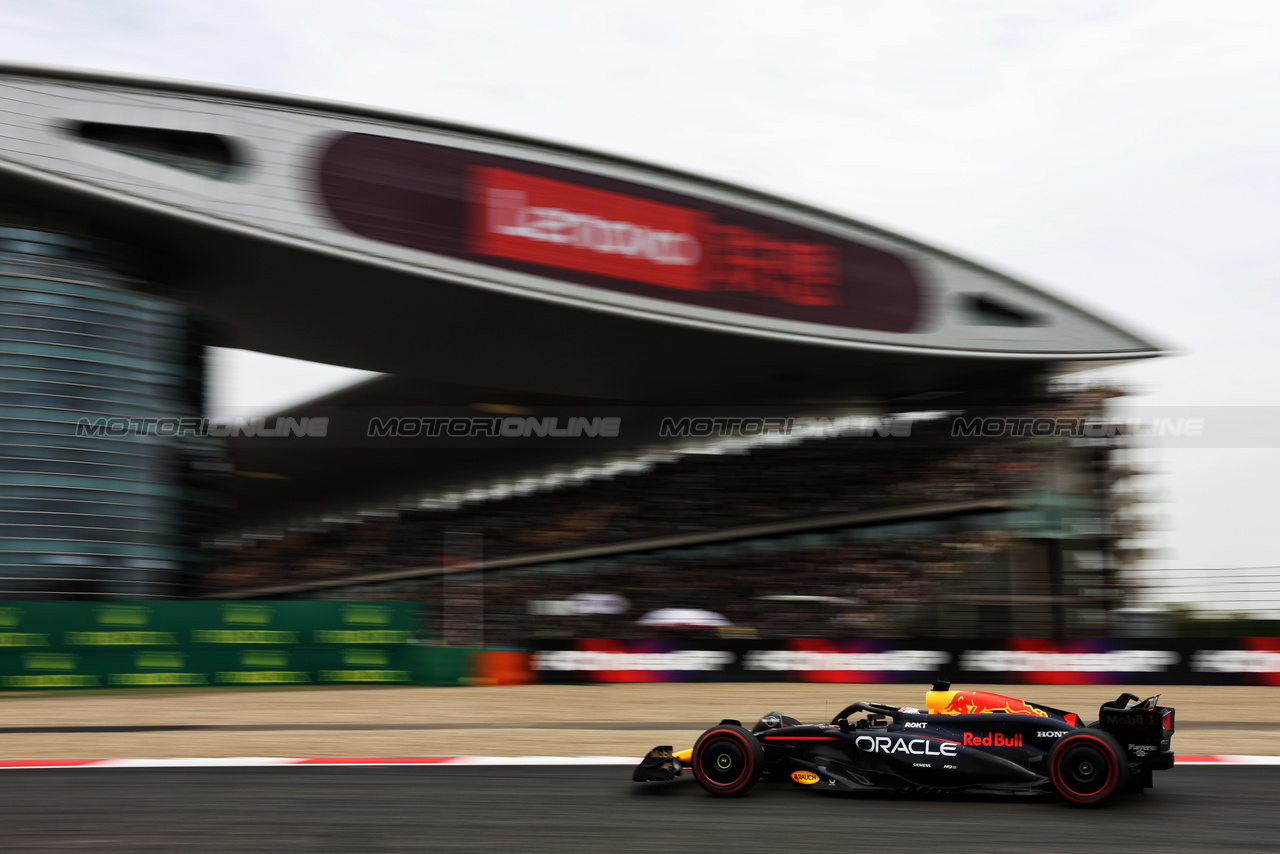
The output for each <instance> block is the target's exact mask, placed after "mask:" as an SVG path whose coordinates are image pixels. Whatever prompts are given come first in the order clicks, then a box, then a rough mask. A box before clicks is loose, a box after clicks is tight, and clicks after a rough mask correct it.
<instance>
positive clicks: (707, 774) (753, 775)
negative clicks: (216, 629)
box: [692, 724, 764, 797]
mask: <svg viewBox="0 0 1280 854" xmlns="http://www.w3.org/2000/svg"><path fill="white" fill-rule="evenodd" d="M692 765H693V776H694V779H696V780H697V781H698V783H699V784H701V786H702V788H704V789H706V790H707V791H708V792H710V793H711V794H713V795H719V796H721V797H726V796H733V795H742V794H745V793H746V792H748V791H750V789H751V787H752V786H754V785H755V784H756V782H757V781H758V780H759V779H760V771H761V769H762V768H763V767H764V747H763V746H762V745H761V744H760V741H759V739H757V738H756V737H755V736H754V735H752V734H751V733H749V732H747V731H746V730H745V729H743V728H742V727H740V726H733V725H731V724H721V725H720V726H717V727H712V728H711V729H709V730H707V731H706V732H704V733H703V734H702V735H701V736H700V737H699V738H698V741H697V742H696V743H695V744H694V745H693V756H692Z"/></svg>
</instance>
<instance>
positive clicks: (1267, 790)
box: [0, 766, 1280, 854]
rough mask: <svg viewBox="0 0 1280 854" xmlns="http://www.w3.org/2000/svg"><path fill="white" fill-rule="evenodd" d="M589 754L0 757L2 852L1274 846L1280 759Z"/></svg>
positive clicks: (559, 852) (1279, 839) (1279, 827)
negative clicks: (861, 775) (1102, 797)
mask: <svg viewBox="0 0 1280 854" xmlns="http://www.w3.org/2000/svg"><path fill="white" fill-rule="evenodd" d="M629 778H630V769H629V768H625V767H621V766H595V767H547V766H540V767H539V766H533V767H531V766H512V767H459V766H450V767H414V768H403V767H402V768H394V767H392V768H386V767H377V768H223V769H190V770H185V769H184V770H168V769H80V770H65V769H56V770H44V769H42V770H22V771H6V772H3V773H0V803H3V810H4V812H3V816H4V817H3V832H2V834H0V847H2V848H3V850H4V851H5V852H14V854H25V852H47V851H82V852H219V854H227V852H273V854H274V852H293V851H298V852H313V854H314V852H343V854H365V852H369V854H375V853H376V852H402V851H403V852H410V851H459V852H471V851H504V852H544V851H545V852H556V854H578V852H607V854H624V852H630V851H637V852H640V851H643V852H654V851H669V850H688V851H709V852H755V851H760V852H771V854H773V853H774V852H783V851H788V852H790V851H794V852H805V854H810V853H811V854H822V853H823V852H832V851H851V850H852V851H870V852H929V854H968V852H984V854H999V852H1018V854H1030V852H1036V854H1040V852H1050V854H1052V852H1091V854H1092V852H1097V851H1152V852H1162V854H1171V852H1178V854H1180V853H1181V852H1208V851H1212V852H1246V851H1247V852H1275V851H1277V850H1278V849H1280V767H1275V766H1233V767H1197V766H1179V767H1176V768H1174V769H1172V770H1170V771H1166V772H1162V773H1159V774H1158V775H1157V782H1156V788H1155V789H1154V790H1152V791H1151V792H1149V793H1148V794H1146V795H1143V796H1134V797H1127V798H1124V799H1122V800H1120V801H1117V802H1115V803H1113V804H1112V805H1110V806H1109V807H1106V808H1103V809H1098V810H1081V809H1075V808H1071V807H1068V806H1066V805H1064V804H1062V803H1060V802H1058V801H1055V800H1053V799H1048V798H1038V797H1037V798H1026V797H1018V798H1008V797H1005V798H997V797H981V798H980V797H964V796H947V797H930V798H921V797H908V796H868V795H824V794H821V793H817V792H808V791H803V790H800V791H797V790H793V789H791V788H790V787H789V786H788V785H787V784H762V785H760V786H757V787H756V789H755V790H754V791H752V792H751V793H750V794H749V795H748V796H747V797H745V798H740V799H730V800H723V799H715V798H711V797H709V796H707V795H705V794H704V793H703V792H702V790H701V789H700V788H698V786H697V784H696V783H693V782H685V781H683V780H682V781H677V782H676V783H672V784H656V785H655V784H647V785H644V784H635V783H632V782H630V779H629Z"/></svg>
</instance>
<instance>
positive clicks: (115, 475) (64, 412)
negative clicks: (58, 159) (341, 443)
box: [0, 227, 213, 599]
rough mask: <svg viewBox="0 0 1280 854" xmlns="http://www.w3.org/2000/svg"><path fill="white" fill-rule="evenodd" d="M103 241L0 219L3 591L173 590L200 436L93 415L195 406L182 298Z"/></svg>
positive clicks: (203, 444)
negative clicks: (136, 271)
mask: <svg viewBox="0 0 1280 854" xmlns="http://www.w3.org/2000/svg"><path fill="white" fill-rule="evenodd" d="M131 267H132V259H131V258H130V257H129V256H128V255H127V254H125V253H123V252H121V251H119V250H117V249H115V248H114V247H112V246H111V245H109V244H106V243H105V242H100V241H95V240H90V239H85V238H82V237H77V236H72V235H69V234H62V233H56V232H49V231H39V230H35V229H30V228H11V227H0V598H7V599H18V598H69V597H75V598H80V597H124V598H150V597H172V596H180V595H183V594H184V592H185V591H186V590H187V589H188V588H189V586H190V583H191V581H192V576H193V574H196V573H198V572H199V568H200V565H201V558H200V552H199V548H198V545H199V543H198V538H199V536H200V533H201V527H202V525H201V519H202V508H204V507H207V506H208V495H207V494H206V492H205V489H204V484H202V482H201V481H202V478H203V477H204V473H205V472H208V471H209V470H211V469H212V468H213V466H211V465H210V462H211V460H212V459H213V458H212V457H211V452H212V450H213V449H212V448H210V447H208V440H206V439H202V438H201V437H199V436H198V435H194V434H191V433H188V434H187V435H160V434H159V431H156V430H154V429H151V430H148V429H147V428H146V427H145V426H140V427H139V428H138V429H129V430H115V431H102V430H97V431H96V434H95V430H94V429H93V427H92V425H93V424H94V423H96V422H99V421H100V419H103V418H109V419H116V422H114V423H116V424H120V423H121V422H120V419H128V420H129V422H130V423H134V422H137V423H139V424H140V425H143V424H145V422H142V421H141V419H148V418H150V419H157V418H167V419H172V418H196V417H198V416H199V415H200V414H201V413H200V405H201V396H202V381H203V377H202V367H203V366H202V357H201V348H200V347H199V346H198V343H199V342H198V340H195V339H194V338H193V323H192V318H191V316H190V313H189V311H188V309H186V308H184V307H183V306H181V305H180V304H178V303H176V302H171V301H168V300H166V299H163V298H160V297H158V296H156V295H154V294H150V293H147V292H145V291H144V290H142V289H141V288H140V284H141V283H140V281H139V280H138V279H136V278H134V276H133V275H132V272H131Z"/></svg>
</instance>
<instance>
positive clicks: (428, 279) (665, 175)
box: [0, 67, 1160, 597]
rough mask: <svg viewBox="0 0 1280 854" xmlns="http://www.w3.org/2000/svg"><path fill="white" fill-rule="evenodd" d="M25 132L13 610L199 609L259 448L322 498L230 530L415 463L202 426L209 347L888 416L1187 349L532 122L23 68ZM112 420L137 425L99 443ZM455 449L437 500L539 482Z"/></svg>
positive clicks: (599, 395)
mask: <svg viewBox="0 0 1280 854" xmlns="http://www.w3.org/2000/svg"><path fill="white" fill-rule="evenodd" d="M0 124H2V127H3V129H2V130H0V133H2V134H3V142H0V188H2V189H3V192H4V197H5V199H6V202H5V205H4V208H3V210H0V229H2V230H0V264H2V265H3V266H2V267H0V299H3V300H4V301H5V309H6V322H5V324H4V328H3V330H2V331H0V360H2V363H3V365H4V369H3V372H2V373H0V430H2V431H3V433H2V434H0V457H2V458H3V459H2V461H0V466H2V468H3V470H4V480H3V482H2V484H0V502H2V506H3V509H4V515H3V523H2V525H0V550H2V553H3V569H0V594H3V595H4V596H8V597H18V596H45V597H48V596H120V597H145V596H176V595H192V594H193V593H194V592H196V591H198V590H199V588H200V581H199V579H200V576H201V575H202V573H203V572H204V566H205V563H206V559H207V553H206V552H205V551H204V550H203V549H202V548H201V547H200V546H199V541H200V537H201V535H202V533H204V534H207V533H208V530H207V529H208V528H209V526H210V525H211V524H215V523H213V522H209V521H207V520H208V519H209V518H210V513H211V512H212V508H214V507H215V506H216V505H217V504H218V500H219V499H218V497H217V495H218V492H219V489H218V487H217V481H218V478H219V473H220V472H221V471H222V469H223V468H225V463H224V455H225V454H227V453H229V454H230V457H231V462H232V463H233V464H234V465H235V466H236V467H238V468H241V469H243V468H244V467H245V460H250V461H251V462H252V465H253V466H255V467H261V466H262V465H278V466H279V467H281V468H288V467H289V466H290V465H294V470H291V471H289V472H287V473H286V474H281V475H280V479H281V480H284V479H286V478H287V479H289V480H290V481H291V482H292V483H293V484H294V485H295V487H297V488H296V490H295V491H294V492H288V491H287V489H286V490H285V491H284V492H280V493H270V492H269V490H270V488H271V485H270V483H269V480H270V479H269V478H268V479H266V480H265V481H254V482H253V483H251V484H248V485H247V486H245V485H243V484H242V485H241V486H240V487H239V488H238V489H239V494H238V495H237V499H238V502H239V507H240V508H241V511H240V517H238V518H236V519H235V520H234V521H233V522H232V523H230V525H229V526H230V527H237V526H238V527H246V526H248V525H250V524H251V523H254V522H256V521H261V520H264V519H267V518H268V517H269V516H270V515H271V513H272V512H277V513H279V512H283V510H282V505H284V504H289V505H292V504H294V503H296V502H298V501H301V500H302V498H301V496H302V495H303V494H304V493H305V494H306V495H307V496H310V498H309V499H308V500H314V501H315V502H316V506H321V505H323V504H324V502H325V501H327V500H331V499H333V498H334V497H335V496H336V495H337V494H339V493H343V494H348V493H355V492H360V491H370V492H371V491H373V490H374V489H375V487H376V485H377V484H376V483H375V481H377V480H378V479H379V478H381V477H382V476H383V475H384V474H387V475H388V476H390V473H392V472H393V471H396V472H398V471H402V470H403V469H404V467H405V465H406V464H405V463H403V460H404V456H403V454H402V455H401V456H399V457H395V458H394V460H395V461H394V462H387V459H391V458H390V457H387V458H385V459H382V460H381V461H379V460H377V459H374V457H375V456H376V453H377V452H376V450H371V451H370V452H369V454H368V455H365V456H359V455H355V456H343V455H342V454H336V455H334V456H331V457H328V458H326V461H324V462H317V461H316V460H315V459H314V458H311V459H308V460H307V461H306V463H305V464H303V463H297V464H296V465H295V464H294V463H290V462H289V461H288V460H289V457H288V453H285V452H281V453H279V454H278V456H277V452H276V451H275V450H272V451H271V452H270V455H267V456H264V455H266V454H267V452H262V451H261V449H256V450H255V448H254V447H251V446H243V447H238V446H237V444H236V442H235V441H234V440H233V441H232V442H231V443H230V448H229V450H227V448H225V447H223V446H222V445H221V444H219V443H218V442H216V441H211V439H210V437H209V436H204V435H199V436H197V435H193V434H192V433H191V431H187V430H185V429H184V428H182V427H181V425H180V424H179V426H178V427H174V426H172V425H173V424H174V423H178V422H180V421H181V419H184V418H186V419H189V418H195V417H197V416H198V414H199V411H200V406H201V398H202V389H203V376H202V364H203V363H202V359H201V356H200V354H201V350H202V347H203V346H204V345H205V344H206V343H213V344H218V345H223V346H229V347H238V348H245V349H250V350H256V351H260V352H264V353H271V354H277V355H282V356H289V357H294V358H300V359H307V360H312V361H319V362H325V363H330V364H336V365H343V366H347V367H354V368H362V369H367V370H372V371H379V372H382V373H384V374H387V375H389V376H388V377H386V378H384V379H383V380H380V381H378V382H377V383H375V384H373V385H371V386H368V387H366V388H365V389H364V390H363V391H357V392H352V394H351V395H350V396H349V397H348V399H347V400H346V401H345V402H346V403H350V404H352V405H383V404H386V403H388V402H400V401H410V402H422V401H427V402H433V403H438V402H442V401H444V402H449V403H461V404H464V405H465V404H467V403H472V402H475V401H487V400H492V399H495V398H496V397H502V398H503V399H504V400H509V401H512V403H511V404H510V405H512V406H516V405H518V404H519V405H524V406H525V407H526V408H528V407H529V406H533V405H535V403H536V404H537V405H556V404H563V403H566V402H573V403H575V404H582V403H583V402H591V401H607V402H609V403H611V404H616V405H633V406H650V407H651V406H654V405H668V404H669V405H679V406H689V405H694V404H697V405H703V404H724V405H740V406H743V405H760V406H764V405H768V406H772V407H779V408H781V409H790V410H798V409H799V408H801V407H814V406H818V407H828V408H836V409H839V408H844V409H860V410H862V411H868V412H887V411H902V410H905V409H908V408H910V407H912V406H915V407H916V408H921V402H923V401H932V400H942V401H947V402H948V405H950V402H962V401H964V400H966V399H967V397H966V396H967V395H971V394H973V393H974V392H975V390H984V389H985V390H990V389H993V388H994V389H1001V388H1018V387H1021V386H1022V385H1023V384H1026V383H1034V382H1039V381H1041V380H1042V379H1043V378H1044V377H1046V376H1052V375H1057V374H1062V373H1065V372H1068V371H1073V370H1079V369H1083V368H1088V367H1095V366H1101V365H1106V364H1114V363H1118V362H1123V361H1127V360H1132V359H1140V358H1149V357H1152V356H1156V355H1159V353H1160V349H1159V347H1158V346H1156V345H1155V344H1153V343H1151V342H1149V341H1146V340H1144V339H1143V338H1141V337H1139V336H1137V335H1135V334H1133V333H1131V332H1128V331H1126V330H1125V329H1123V328H1121V327H1119V326H1117V325H1115V324H1113V323H1111V322H1108V321H1106V320H1104V319H1102V318H1099V317H1097V316H1095V315H1094V314H1092V313H1090V312H1088V311H1086V310H1084V309H1082V308H1080V307H1078V306H1075V305H1073V304H1071V303H1070V302H1067V301H1066V300H1064V299H1062V298H1060V297H1057V296H1054V295H1051V294H1048V293H1046V292H1044V291H1042V290H1040V289H1037V288H1035V287H1032V286H1030V285H1028V284H1026V283H1024V282H1020V281H1018V280H1016V279H1014V278H1011V277H1009V276H1007V275H1004V274H1001V273H998V272H995V271H993V270H990V269H988V268H986V267H983V266H981V265H978V264H975V263H972V262H969V261H966V260H964V259H962V258H958V257H956V256H954V255H952V254H950V253H947V252H943V251H940V250H937V249H934V248H931V247H929V246H926V245H924V244H921V243H919V242H917V241H914V240H911V239H909V238H906V237H903V236H901V235H896V234H892V233H889V232H887V231H884V230H883V229H878V228H875V227H873V226H869V225H867V224H865V223H861V222H858V221H855V220H852V219H849V218H847V217H843V216H839V215H836V214H833V213H830V212H826V211H822V210H818V209H815V208H812V207H810V206H807V205H803V204H799V203H796V202H792V201H788V200H786V199H782V198H778V197H775V196H772V195H768V194H764V193H760V192H757V191H753V190H750V189H747V188H743V187H738V186H734V185H731V184H727V183H724V182H721V181H716V180H712V179H708V178H704V177H700V176H696V175H691V174H687V173H684V172H679V171H675V170H671V169H664V168H660V167H657V166H653V165H651V164H646V163H640V162H636V161H632V160H628V159H624V158H619V157H612V156H608V155H604V154H600V153H597V152H591V151H584V150H581V149H577V148H573V147H569V146H564V145H556V144H552V143H547V142H542V141H538V140H531V139H526V138H523V137H518V136H513V135H510V134H503V133H496V132H490V131H485V130H480V129H476V128H469V127H461V126H457V125H452V124H448V123H444V122H437V121H430V120H426V119H422V118H418V117H414V116H406V115H400V114H394V113H389V112H384V111H379V110H374V109H367V108H360V107H353V106H347V105H340V104H332V103H324V102H318V101H312V100H307V99H301V98H292V97H285V96H278V95H270V94H263V93H251V92H242V91H235V90H229V89H223V88H218V87H212V86H204V85H196V84H186V83H175V82H167V81H154V80H139V79H131V78H121V77H114V76H108V75H102V74H93V73H84V72H66V71H52V70H41V69H33V68H15V67H5V68H0ZM361 395H363V397H362V396H361ZM340 402H342V401H340ZM104 418H105V419H117V421H116V422H112V423H116V424H120V423H124V422H128V423H129V424H130V425H131V426H130V427H129V428H128V429H124V428H121V429H119V430H116V431H115V432H114V433H113V432H111V430H110V429H107V428H103V427H101V426H100V427H99V428H98V433H96V434H92V435H88V434H86V433H85V432H84V429H83V428H78V425H81V424H82V422H84V421H86V419H87V420H88V421H89V422H93V423H98V421H95V420H100V419H104ZM121 419H123V421H121ZM146 419H155V420H154V421H152V422H149V423H150V426H149V427H146V426H144V428H143V429H137V428H136V423H137V422H143V423H144V425H145V424H146V423H148V422H146V421H145V420H146ZM295 426H296V425H295ZM77 429H79V430H80V432H79V433H77ZM206 432H207V431H206ZM68 439H71V440H73V441H69V440H68ZM625 443H626V442H625V437H623V442H622V444H624V445H625ZM636 447H639V444H637V445H636ZM255 453H257V454H258V456H257V457H255V456H254V454H255ZM538 453H541V452H540V451H536V450H530V451H528V452H527V453H526V456H527V457H531V458H532V457H536V456H537V454H538ZM237 454H240V455H241V457H242V458H243V459H242V458H241V457H238V456H237ZM522 459H523V458H522ZM450 460H451V461H450ZM450 460H445V459H443V458H442V457H441V456H440V455H436V456H434V457H431V456H430V455H429V454H427V455H424V454H418V455H416V456H415V457H414V459H413V462H412V463H410V464H408V465H409V468H410V469H412V471H411V472H410V479H411V480H414V481H415V482H427V481H431V480H432V479H433V478H436V479H446V478H447V477H455V479H456V478H460V477H462V476H463V475H465V474H466V471H467V470H471V469H478V468H482V467H484V466H486V465H487V466H490V467H492V466H494V465H497V466H498V467H503V466H507V465H508V464H509V465H511V466H515V465H517V462H515V461H511V462H510V463H508V462H507V461H505V460H499V461H498V462H497V463H494V461H493V460H494V458H493V457H491V456H489V455H486V454H485V453H483V452H481V451H475V452H473V456H470V457H468V456H466V454H465V453H463V455H462V456H451V457H450ZM525 462H528V460H524V461H523V462H519V463H518V464H519V465H524V463H525ZM282 489H283V487H282ZM263 490H267V491H266V492H264V491H263ZM264 495H266V496H267V497H266V498H264V497H263V496H264ZM316 496H319V497H318V498H316ZM244 508H250V512H249V513H248V516H246V513H245V510H244ZM284 509H287V508H284ZM250 516H251V517H253V518H249V517H250ZM201 520H206V521H203V522H202V521H201ZM217 524H222V525H227V524H228V523H226V522H225V521H224V522H221V523H217Z"/></svg>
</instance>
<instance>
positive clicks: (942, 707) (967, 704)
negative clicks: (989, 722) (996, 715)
mask: <svg viewBox="0 0 1280 854" xmlns="http://www.w3.org/2000/svg"><path fill="white" fill-rule="evenodd" d="M925 699H926V702H927V703H928V706H929V711H930V712H931V713H932V714H936V715H976V714H982V713H984V712H1004V713H1005V714H1012V715H1037V716H1039V717H1042V718H1047V717H1049V713H1048V712H1046V711H1044V710H1043V709H1037V708H1036V707H1035V706H1033V705H1031V704H1030V703H1026V702H1023V701H1022V700H1019V699H1016V698H1014V697H1006V696H1004V695H1003V694H993V693H991V692H990V691H930V692H929V693H928V694H927V695H926V697H925Z"/></svg>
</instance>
